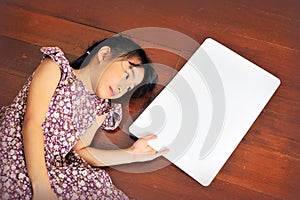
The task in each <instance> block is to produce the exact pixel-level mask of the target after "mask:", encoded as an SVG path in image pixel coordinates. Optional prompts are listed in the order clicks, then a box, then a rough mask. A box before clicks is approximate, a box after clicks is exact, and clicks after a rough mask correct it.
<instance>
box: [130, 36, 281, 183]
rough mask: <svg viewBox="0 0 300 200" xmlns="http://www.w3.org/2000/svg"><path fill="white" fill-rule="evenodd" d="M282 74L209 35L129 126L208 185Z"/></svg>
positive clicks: (135, 133)
mask: <svg viewBox="0 0 300 200" xmlns="http://www.w3.org/2000/svg"><path fill="white" fill-rule="evenodd" d="M279 85H280V80H279V79H278V78H276V77H275V76H273V75H272V74H270V73H268V72H267V71H265V70H263V69H262V68H260V67H258V66H257V65H255V64H253V63H252V62H250V61H248V60H246V59H245V58H243V57H241V56H240V55H238V54H236V53H235V52H233V51H232V50H230V49H228V48H227V47H225V46H223V45H222V44H220V43H218V42H217V41H215V40H213V39H211V38H208V39H206V40H205V41H204V43H203V44H202V45H201V46H200V47H199V48H198V49H197V50H196V52H195V53H194V54H193V56H192V57H191V58H190V59H189V60H188V62H187V63H186V64H185V65H184V66H183V67H182V69H181V70H180V71H179V72H178V73H177V75H176V76H175V77H174V78H173V79H172V80H171V81H170V83H169V84H168V85H167V86H166V87H165V88H164V89H163V90H162V92H161V93H160V94H159V95H158V96H157V97H156V98H155V99H154V100H153V101H152V102H151V104H150V105H149V106H148V107H147V108H146V109H145V110H144V111H143V113H142V114H141V115H140V116H139V117H138V118H137V119H136V120H135V121H134V123H133V124H132V125H131V126H130V127H129V131H130V132H131V133H132V134H133V135H135V136H137V137H142V136H145V135H148V134H149V133H154V134H157V136H158V138H157V139H156V140H153V141H151V142H150V145H151V146H152V147H153V148H154V149H156V150H160V149H161V148H163V147H167V148H169V149H170V151H169V152H168V154H166V155H164V156H165V157H166V158H167V159H168V160H170V161H171V162H172V163H174V164H175V165H176V166H177V167H179V168H180V169H182V170H183V171H184V172H185V173H187V174H188V175H190V176H191V177H192V178H194V179H195V180H197V181H198V182H199V183H200V184H202V185H204V186H208V185H209V184H210V183H211V182H212V180H213V179H214V177H215V176H216V175H217V173H218V172H219V171H220V170H221V168H222V166H223V165H224V164H225V162H226V161H227V159H228V158H229V157H230V155H231V154H232V152H233V151H234V149H235V148H236V147H237V145H238V144H239V142H240V141H241V140H242V138H243V137H244V136H245V134H246V133H247V131H248V130H249V128H250V127H251V125H252V124H253V122H254V121H255V120H256V118H257V117H258V115H259V114H260V112H261V111H262V110H263V108H264V107H265V105H266V104H267V102H268V101H269V100H270V98H271V97H272V95H273V94H274V92H275V91H276V89H277V88H278V86H279Z"/></svg>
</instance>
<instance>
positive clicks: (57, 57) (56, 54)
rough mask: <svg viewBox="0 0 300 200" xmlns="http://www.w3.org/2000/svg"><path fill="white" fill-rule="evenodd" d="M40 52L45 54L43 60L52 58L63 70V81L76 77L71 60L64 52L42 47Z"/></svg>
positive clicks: (58, 49)
mask: <svg viewBox="0 0 300 200" xmlns="http://www.w3.org/2000/svg"><path fill="white" fill-rule="evenodd" d="M40 51H41V52H42V54H43V58H42V60H44V59H46V58H50V59H51V60H53V61H54V62H55V63H56V64H57V65H58V66H59V68H60V70H61V81H65V80H66V79H68V77H69V76H73V75H74V71H73V69H72V67H71V66H70V62H69V60H68V59H67V58H66V57H65V54H64V52H63V51H62V50H61V49H60V48H59V47H42V48H41V49H40Z"/></svg>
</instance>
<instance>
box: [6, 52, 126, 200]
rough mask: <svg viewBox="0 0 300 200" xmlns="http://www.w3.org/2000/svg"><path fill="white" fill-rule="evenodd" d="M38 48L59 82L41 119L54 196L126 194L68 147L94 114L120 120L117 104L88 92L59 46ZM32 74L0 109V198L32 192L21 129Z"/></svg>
mask: <svg viewBox="0 0 300 200" xmlns="http://www.w3.org/2000/svg"><path fill="white" fill-rule="evenodd" d="M41 52H42V53H43V54H44V58H46V57H49V58H51V59H52V60H53V61H55V62H56V63H57V64H58V65H59V67H60V69H61V79H60V82H59V84H58V86H57V88H56V90H55V92H54V95H53V97H52V99H51V102H50V106H49V109H48V112H47V114H46V118H45V121H44V122H43V124H42V130H43V133H44V152H45V158H46V166H47V169H48V175H49V178H50V183H51V187H52V189H53V190H54V192H55V193H56V195H57V196H58V197H59V199H128V198H127V196H126V195H125V194H124V193H123V192H122V191H120V190H119V189H117V188H116V187H115V186H114V185H113V183H112V181H111V179H110V177H109V175H108V174H107V172H106V171H105V170H102V169H100V168H93V167H91V166H90V165H89V164H87V163H86V162H85V161H84V160H83V159H82V158H81V157H80V156H79V155H78V154H76V152H75V151H73V150H72V148H73V146H74V145H75V144H76V142H77V141H78V140H79V138H80V137H81V136H82V135H83V134H84V132H85V131H86V130H87V129H88V128H89V127H90V126H91V125H92V123H93V122H94V121H95V120H96V117H97V116H99V115H102V114H104V113H107V118H106V119H105V120H104V123H103V124H102V126H101V128H103V129H107V130H112V129H114V128H116V127H117V126H118V125H119V123H120V121H121V107H120V106H119V105H113V106H111V105H110V102H109V100H108V99H100V98H98V97H97V96H96V95H91V94H89V92H88V91H87V89H86V88H85V87H84V85H83V83H82V82H81V81H80V80H79V79H77V77H76V76H75V74H74V71H73V69H72V68H71V67H70V65H69V61H68V60H67V59H66V58H65V56H64V53H63V52H62V51H61V50H60V49H59V48H57V47H44V48H41ZM33 75H34V74H33ZM33 75H31V76H30V77H29V78H28V80H27V82H26V83H25V85H24V86H23V88H22V89H21V91H20V92H19V94H18V95H17V96H16V97H15V99H14V100H13V102H12V104H11V105H8V106H5V107H2V108H1V110H0V123H1V124H0V139H1V141H0V191H1V193H0V199H31V198H32V189H31V183H30V180H29V177H28V174H27V169H26V165H25V157H24V151H23V143H22V134H21V132H22V124H23V120H24V114H25V111H26V102H27V95H28V89H29V86H30V83H31V81H32V77H33Z"/></svg>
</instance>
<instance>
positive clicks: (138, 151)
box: [129, 134, 169, 162]
mask: <svg viewBox="0 0 300 200" xmlns="http://www.w3.org/2000/svg"><path fill="white" fill-rule="evenodd" d="M156 138H157V136H156V135H154V134H151V135H148V136H145V137H142V138H140V139H138V140H137V141H136V142H135V143H134V144H133V145H132V146H131V147H130V148H129V151H130V152H131V153H133V155H134V161H135V162H144V161H150V160H153V159H155V158H157V157H159V156H161V155H163V154H166V153H167V152H168V151H169V149H167V148H165V149H162V150H160V151H155V150H154V149H153V148H152V147H150V146H149V145H148V141H149V140H153V139H156Z"/></svg>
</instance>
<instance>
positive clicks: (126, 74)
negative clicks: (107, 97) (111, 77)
mask: <svg viewBox="0 0 300 200" xmlns="http://www.w3.org/2000/svg"><path fill="white" fill-rule="evenodd" d="M128 78H129V73H128V72H125V79H126V80H127V79H128Z"/></svg>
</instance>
